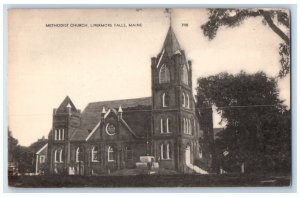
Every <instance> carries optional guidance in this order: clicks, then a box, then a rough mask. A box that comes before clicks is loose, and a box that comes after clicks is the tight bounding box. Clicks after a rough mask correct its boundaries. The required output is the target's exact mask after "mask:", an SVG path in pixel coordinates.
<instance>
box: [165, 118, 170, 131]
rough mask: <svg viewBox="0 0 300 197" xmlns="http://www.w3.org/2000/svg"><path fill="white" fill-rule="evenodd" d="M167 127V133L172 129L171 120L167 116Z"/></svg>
mask: <svg viewBox="0 0 300 197" xmlns="http://www.w3.org/2000/svg"><path fill="white" fill-rule="evenodd" d="M166 127H167V129H166V130H167V133H170V130H169V128H170V120H169V118H167V121H166Z"/></svg>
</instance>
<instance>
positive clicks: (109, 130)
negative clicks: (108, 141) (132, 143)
mask: <svg viewBox="0 0 300 197" xmlns="http://www.w3.org/2000/svg"><path fill="white" fill-rule="evenodd" d="M106 133H107V134H108V135H115V134H116V127H115V125H113V124H110V123H107V125H106Z"/></svg>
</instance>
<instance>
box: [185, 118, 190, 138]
mask: <svg viewBox="0 0 300 197" xmlns="http://www.w3.org/2000/svg"><path fill="white" fill-rule="evenodd" d="M186 133H187V134H189V133H190V120H189V119H186Z"/></svg>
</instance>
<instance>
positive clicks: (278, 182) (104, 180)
mask: <svg viewBox="0 0 300 197" xmlns="http://www.w3.org/2000/svg"><path fill="white" fill-rule="evenodd" d="M167 173H169V174H167ZM170 173H173V174H170ZM8 182H9V185H10V186H12V187H34V188H49V187H234V186H235V187H238V186H243V187H245V186H250V187H251V186H253V187H254V186H256V187H257V186H262V187H264V186H289V185H290V176H288V175H262V174H259V175H255V174H248V175H247V174H224V175H212V174H211V175H196V174H178V173H176V172H173V171H172V172H167V171H164V172H163V171H162V172H160V173H158V174H151V175H148V174H147V173H145V172H137V171H136V170H127V171H126V172H125V171H119V172H115V173H113V174H110V175H105V176H15V177H9V179H8Z"/></svg>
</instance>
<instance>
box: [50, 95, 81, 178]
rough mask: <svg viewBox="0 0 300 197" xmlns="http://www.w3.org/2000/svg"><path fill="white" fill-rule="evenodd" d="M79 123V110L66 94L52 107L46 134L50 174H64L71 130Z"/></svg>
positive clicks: (68, 157)
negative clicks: (48, 130) (58, 103)
mask: <svg viewBox="0 0 300 197" xmlns="http://www.w3.org/2000/svg"><path fill="white" fill-rule="evenodd" d="M80 124H81V118H80V110H78V109H76V107H75V105H74V104H73V102H72V101H71V99H70V98H69V97H68V96H67V97H66V98H65V99H64V100H63V102H62V103H61V104H60V105H59V107H58V108H55V109H53V121H52V129H51V132H50V133H49V136H48V155H50V157H49V159H48V162H49V163H48V165H49V167H50V172H49V173H50V174H66V173H67V170H68V167H69V166H68V164H69V162H70V138H71V134H72V131H73V130H74V129H76V128H77V127H79V126H80Z"/></svg>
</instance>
